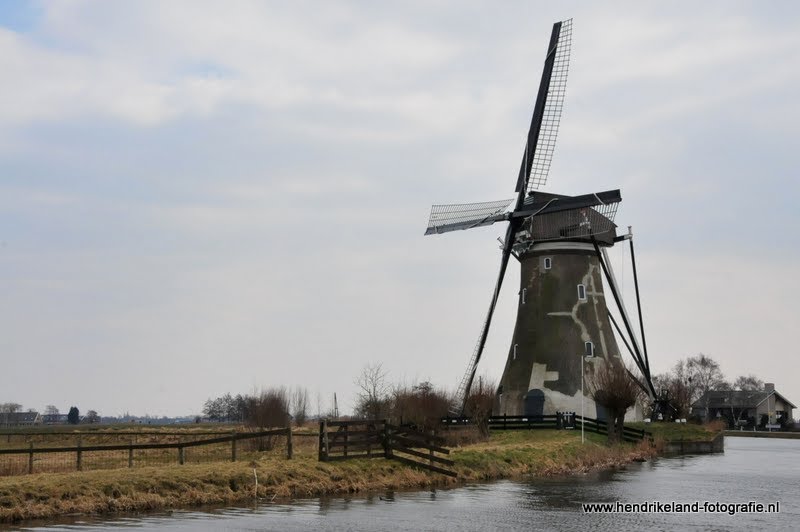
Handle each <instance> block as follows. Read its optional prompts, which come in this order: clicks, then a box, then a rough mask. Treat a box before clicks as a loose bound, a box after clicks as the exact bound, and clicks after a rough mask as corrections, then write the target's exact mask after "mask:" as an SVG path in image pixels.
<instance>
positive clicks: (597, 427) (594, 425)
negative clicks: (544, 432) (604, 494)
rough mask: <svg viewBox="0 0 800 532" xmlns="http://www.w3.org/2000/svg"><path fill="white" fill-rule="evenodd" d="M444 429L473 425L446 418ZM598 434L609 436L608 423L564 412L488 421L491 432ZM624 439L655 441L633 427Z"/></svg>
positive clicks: (507, 417)
mask: <svg viewBox="0 0 800 532" xmlns="http://www.w3.org/2000/svg"><path fill="white" fill-rule="evenodd" d="M441 423H442V426H443V427H445V428H446V427H457V426H463V425H471V424H473V420H472V419H471V418H468V417H459V418H455V417H444V418H442V419H441ZM581 425H583V427H584V430H587V431H589V432H594V433H597V434H608V423H606V422H605V421H602V420H598V419H594V418H589V417H581V416H579V415H575V414H574V413H572V412H564V413H560V414H554V415H546V416H491V417H490V418H489V419H488V426H489V430H535V429H567V430H569V429H580V428H581ZM622 439H623V440H625V441H628V442H638V441H642V440H643V439H647V440H649V441H653V435H652V434H651V433H649V432H647V431H645V430H641V429H636V428H633V427H624V429H623V432H622Z"/></svg>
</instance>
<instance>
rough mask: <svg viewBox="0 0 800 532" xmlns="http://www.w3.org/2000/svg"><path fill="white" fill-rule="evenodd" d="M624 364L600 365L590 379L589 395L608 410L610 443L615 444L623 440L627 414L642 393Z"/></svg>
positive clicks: (630, 369)
mask: <svg viewBox="0 0 800 532" xmlns="http://www.w3.org/2000/svg"><path fill="white" fill-rule="evenodd" d="M629 371H630V372H632V371H633V369H632V368H629V369H628V370H627V371H626V369H625V366H623V365H622V364H611V363H608V362H606V363H605V364H602V365H600V366H599V367H598V368H597V369H596V370H595V372H594V375H593V376H592V377H591V378H590V379H589V382H588V388H589V393H590V395H591V397H592V399H594V401H595V403H597V404H599V405H600V406H602V407H604V408H605V409H606V412H607V413H608V441H609V443H615V442H618V441H620V440H622V430H623V428H624V427H625V412H627V411H628V409H629V408H630V407H632V406H633V405H635V404H636V400H637V399H638V398H639V395H640V394H641V393H642V392H641V388H640V387H639V385H638V384H636V382H635V381H634V380H633V379H632V378H631V376H630V375H629V374H628V372H629Z"/></svg>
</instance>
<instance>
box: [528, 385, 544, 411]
mask: <svg viewBox="0 0 800 532" xmlns="http://www.w3.org/2000/svg"><path fill="white" fill-rule="evenodd" d="M543 413H544V392H543V391H542V390H529V391H528V393H526V394H525V415H526V416H541V415H543Z"/></svg>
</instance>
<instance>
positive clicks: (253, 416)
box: [246, 387, 289, 428]
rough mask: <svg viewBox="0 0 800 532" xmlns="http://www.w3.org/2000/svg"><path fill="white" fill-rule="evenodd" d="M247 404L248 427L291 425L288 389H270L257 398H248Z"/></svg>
mask: <svg viewBox="0 0 800 532" xmlns="http://www.w3.org/2000/svg"><path fill="white" fill-rule="evenodd" d="M247 403H248V405H247V419H246V422H247V424H248V425H250V426H252V427H258V428H269V427H286V426H288V425H289V398H288V394H287V392H286V388H284V387H280V388H270V389H268V390H265V391H262V392H261V393H260V394H259V395H257V396H248V397H247Z"/></svg>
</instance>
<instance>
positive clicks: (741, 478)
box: [26, 438, 800, 531]
mask: <svg viewBox="0 0 800 532" xmlns="http://www.w3.org/2000/svg"><path fill="white" fill-rule="evenodd" d="M725 446H726V449H725V453H724V454H717V455H697V456H682V457H676V458H660V459H658V460H655V461H653V462H647V463H641V464H639V463H636V464H631V465H629V466H628V467H626V468H625V469H623V470H618V471H613V472H602V473H594V474H590V475H581V476H577V477H570V478H559V479H537V480H532V481H513V482H512V481H502V482H493V483H487V484H476V485H470V486H466V487H463V488H458V489H452V490H436V491H424V492H400V493H382V494H375V495H371V496H361V497H328V498H320V499H309V500H299V501H295V502H292V503H290V504H276V503H269V502H263V501H262V502H259V503H258V504H256V503H254V504H253V505H252V506H250V507H244V508H224V509H209V510H204V511H196V510H192V511H177V512H171V513H168V514H146V515H136V516H126V517H121V518H114V519H90V518H76V519H72V520H61V521H60V522H59V523H44V524H39V523H37V524H35V525H32V526H29V527H28V528H26V529H27V530H47V531H55V530H70V531H74V530H117V529H120V528H125V529H135V530H176V531H177V530H187V531H188V530H314V529H316V530H337V531H342V530H404V531H411V530H493V529H503V530H576V531H577V530H581V531H585V530H609V531H610V530H613V531H638V530H670V531H674V530H753V529H763V530H767V529H768V530H770V531H772V530H798V529H800V487H799V485H798V481H800V440H775V439H755V438H727V439H726V441H725ZM616 501H620V502H622V503H648V502H656V503H670V502H678V503H689V504H691V503H694V502H695V501H699V502H700V504H702V503H703V502H705V501H709V502H712V503H716V502H719V503H724V504H730V503H737V504H745V503H748V502H750V501H754V502H756V503H762V504H764V505H765V506H766V505H767V504H769V503H776V502H778V503H780V508H779V509H780V513H769V514H757V513H738V514H736V515H729V514H728V513H682V514H676V513H616V514H588V513H585V512H584V511H583V507H582V504H583V503H589V502H610V503H615V502H616Z"/></svg>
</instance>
